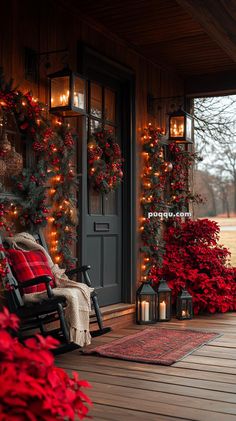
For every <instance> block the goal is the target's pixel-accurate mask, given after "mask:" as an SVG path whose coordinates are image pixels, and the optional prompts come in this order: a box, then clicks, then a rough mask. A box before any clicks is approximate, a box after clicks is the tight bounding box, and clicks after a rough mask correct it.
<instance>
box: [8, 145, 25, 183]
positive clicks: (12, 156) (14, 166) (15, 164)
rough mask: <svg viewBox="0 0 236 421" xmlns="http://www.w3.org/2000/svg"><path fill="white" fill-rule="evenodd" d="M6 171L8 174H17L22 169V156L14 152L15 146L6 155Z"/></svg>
mask: <svg viewBox="0 0 236 421" xmlns="http://www.w3.org/2000/svg"><path fill="white" fill-rule="evenodd" d="M5 161H6V164H7V173H8V175H11V176H12V175H18V174H20V173H21V171H22V169H23V157H22V155H21V154H19V153H18V152H16V150H15V148H14V147H12V149H11V151H10V152H9V153H8V155H7V157H6V160H5Z"/></svg>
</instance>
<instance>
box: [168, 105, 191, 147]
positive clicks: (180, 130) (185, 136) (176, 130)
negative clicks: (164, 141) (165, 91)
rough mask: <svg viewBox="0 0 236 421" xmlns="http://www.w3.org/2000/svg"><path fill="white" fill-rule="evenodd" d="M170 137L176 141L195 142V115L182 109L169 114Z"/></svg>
mask: <svg viewBox="0 0 236 421" xmlns="http://www.w3.org/2000/svg"><path fill="white" fill-rule="evenodd" d="M169 139H170V140H173V141H175V142H176V143H193V117H192V116H191V115H190V114H188V113H186V112H185V111H183V110H182V109H178V110H177V111H173V112H172V113H170V114H169Z"/></svg>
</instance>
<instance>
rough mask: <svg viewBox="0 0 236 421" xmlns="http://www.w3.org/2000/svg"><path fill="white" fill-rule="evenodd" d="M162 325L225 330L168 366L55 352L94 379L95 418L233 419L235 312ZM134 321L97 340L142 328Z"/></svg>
mask: <svg viewBox="0 0 236 421" xmlns="http://www.w3.org/2000/svg"><path fill="white" fill-rule="evenodd" d="M161 327H168V328H178V329H185V328H191V329H203V330H207V331H214V332H219V333H222V334H223V335H222V336H221V337H219V338H217V339H216V340H215V341H213V342H211V343H210V344H208V345H205V346H204V347H202V348H201V349H199V350H197V351H195V352H194V353H193V354H191V355H189V356H187V357H186V358H185V359H184V360H182V361H181V362H178V363H175V364H174V365H172V366H170V367H166V366H158V365H150V364H139V363H134V362H129V361H121V360H115V359H109V358H101V357H94V356H84V355H80V352H79V351H78V350H76V351H73V352H69V353H67V354H64V355H60V356H57V358H56V361H57V365H59V366H60V367H63V368H65V369H66V370H68V371H69V372H70V370H74V371H78V372H79V374H80V376H81V378H83V379H86V380H88V381H89V382H91V384H92V389H91V390H89V396H90V397H91V399H92V400H93V402H94V407H93V410H92V411H91V415H92V416H93V417H94V420H95V421H105V420H112V421H130V420H135V421H136V420H142V421H148V420H153V421H154V420H155V421H177V420H178V421H180V420H199V421H235V420H236V395H235V392H236V376H235V374H236V313H228V314H217V315H212V316H203V317H197V318H194V319H193V320H191V321H188V322H183V321H182V322H181V321H177V320H175V319H173V321H171V322H169V323H168V324H165V326H164V325H163V324H161ZM143 328H144V327H143V326H137V325H130V326H128V327H127V328H125V329H119V330H116V331H113V332H111V333H109V334H107V335H104V336H102V337H100V338H94V339H93V345H98V344H102V343H105V342H108V341H111V340H114V339H116V338H120V337H122V336H124V335H129V334H131V333H134V332H135V331H137V329H138V330H139V329H143Z"/></svg>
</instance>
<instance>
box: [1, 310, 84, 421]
mask: <svg viewBox="0 0 236 421" xmlns="http://www.w3.org/2000/svg"><path fill="white" fill-rule="evenodd" d="M17 328H18V318H17V317H16V316H15V315H14V314H10V313H9V312H8V310H7V309H6V308H4V309H3V312H2V313H0V361H1V364H0V420H1V421H55V420H67V421H73V420H75V417H78V418H79V419H84V418H85V417H86V416H87V414H88V405H90V404H91V401H90V399H89V398H88V397H87V395H86V394H85V393H84V392H83V391H82V389H83V388H84V387H89V383H87V382H86V381H84V380H80V379H79V377H78V374H77V373H73V375H72V377H69V376H68V374H67V373H66V372H65V371H64V370H63V369H61V368H59V367H56V366H55V365H54V357H53V355H52V353H51V352H50V351H49V349H52V348H55V346H56V345H57V341H56V340H55V339H53V338H51V337H48V338H43V337H42V336H40V335H37V336H36V337H34V338H30V339H27V340H26V341H25V342H24V344H22V343H20V342H19V340H18V339H17V337H16V336H15V335H13V334H12V332H14V331H15V330H17Z"/></svg>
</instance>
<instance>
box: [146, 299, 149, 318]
mask: <svg viewBox="0 0 236 421" xmlns="http://www.w3.org/2000/svg"><path fill="white" fill-rule="evenodd" d="M145 321H146V322H148V321H149V302H148V301H146V304H145Z"/></svg>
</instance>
